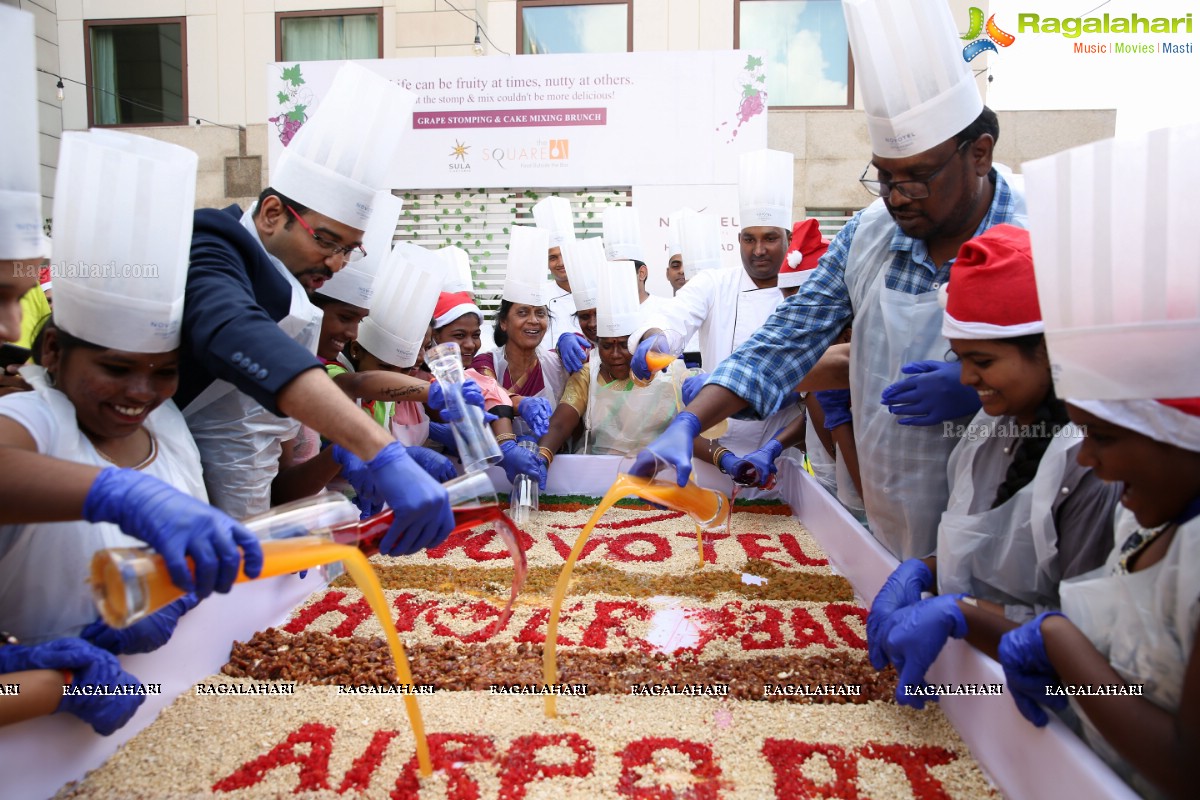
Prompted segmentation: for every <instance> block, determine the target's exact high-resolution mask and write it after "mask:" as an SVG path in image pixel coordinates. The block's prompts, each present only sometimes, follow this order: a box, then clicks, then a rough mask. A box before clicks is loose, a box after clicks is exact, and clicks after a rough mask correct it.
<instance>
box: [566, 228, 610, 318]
mask: <svg viewBox="0 0 1200 800" xmlns="http://www.w3.org/2000/svg"><path fill="white" fill-rule="evenodd" d="M562 256H563V266H565V267H566V268H567V279H568V280H569V281H570V282H571V297H572V298H573V299H574V300H575V310H576V311H589V310H591V309H594V308H596V307H597V305H598V304H599V302H600V289H599V281H600V273H601V272H603V271H604V270H606V269H608V261H607V260H606V259H605V258H604V245H603V244H601V242H600V239H599V238H598V237H595V236H593V237H592V238H590V239H571V240H569V241H567V242H564V243H563V246H562Z"/></svg>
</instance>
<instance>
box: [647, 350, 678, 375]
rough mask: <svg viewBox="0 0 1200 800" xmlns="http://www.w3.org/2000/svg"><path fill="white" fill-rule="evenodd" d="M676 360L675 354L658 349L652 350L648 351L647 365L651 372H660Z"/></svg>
mask: <svg viewBox="0 0 1200 800" xmlns="http://www.w3.org/2000/svg"><path fill="white" fill-rule="evenodd" d="M674 360H675V356H673V355H671V354H670V353H660V352H658V351H657V350H651V351H649V352H648V353H646V366H647V367H649V368H650V371H651V372H660V371H662V370H664V369H666V368H667V367H669V366H671V362H672V361H674Z"/></svg>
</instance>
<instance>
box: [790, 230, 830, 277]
mask: <svg viewBox="0 0 1200 800" xmlns="http://www.w3.org/2000/svg"><path fill="white" fill-rule="evenodd" d="M828 249H829V241H828V240H827V239H826V238H825V237H824V236H822V235H821V224H820V222H819V221H818V220H817V219H816V218H815V217H814V218H811V219H806V220H804V221H803V222H797V223H796V224H795V225H793V226H792V238H791V239H790V240H789V241H788V249H787V253H786V254H785V255H784V257H783V265H782V266H781V267H780V268H779V288H780V289H791V288H793V287H795V286H800V285H801V284H803V283H804V281H806V280H807V279H808V276H809V275H811V274H812V270H813V268H815V267H816V266H817V262H818V261H820V260H821V256H823V255H825V251H826V250H828Z"/></svg>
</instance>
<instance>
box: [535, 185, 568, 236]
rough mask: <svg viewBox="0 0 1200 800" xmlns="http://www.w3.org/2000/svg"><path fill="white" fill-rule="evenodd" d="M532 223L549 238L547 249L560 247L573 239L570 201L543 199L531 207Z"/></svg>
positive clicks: (560, 198)
mask: <svg viewBox="0 0 1200 800" xmlns="http://www.w3.org/2000/svg"><path fill="white" fill-rule="evenodd" d="M533 220H534V223H535V224H536V225H537V226H538V227H539V228H541V229H542V230H544V231H545V232H546V233H547V234H549V236H550V244H549V245H548V247H562V246H563V242H568V241H571V240H572V239H574V238H575V221H574V219H572V217H571V201H570V200H568V199H567V198H565V197H543V198H542V199H541V200H539V201H538V202H537V204H536V205H534V207H533Z"/></svg>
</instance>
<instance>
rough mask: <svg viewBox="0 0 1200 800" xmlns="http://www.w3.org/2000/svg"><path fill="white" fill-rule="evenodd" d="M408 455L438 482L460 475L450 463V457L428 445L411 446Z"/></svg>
mask: <svg viewBox="0 0 1200 800" xmlns="http://www.w3.org/2000/svg"><path fill="white" fill-rule="evenodd" d="M407 450H408V455H409V456H410V457H411V458H412V460H413V461H415V462H417V465H418V466H419V467H420V468H421V469H423V470H425V471H426V472H428V473H429V475H430V477H432V478H433V479H434V480H435V481H437V482H438V483H445V482H446V481H448V480H452V479H454V478H457V477H458V471H457V470H455V469H454V465H453V464H451V463H450V459H448V458H446V457H445V456H444V455H442V454H441V453H435V452H433V451H432V450H430V449H429V448H428V447H409V448H407Z"/></svg>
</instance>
